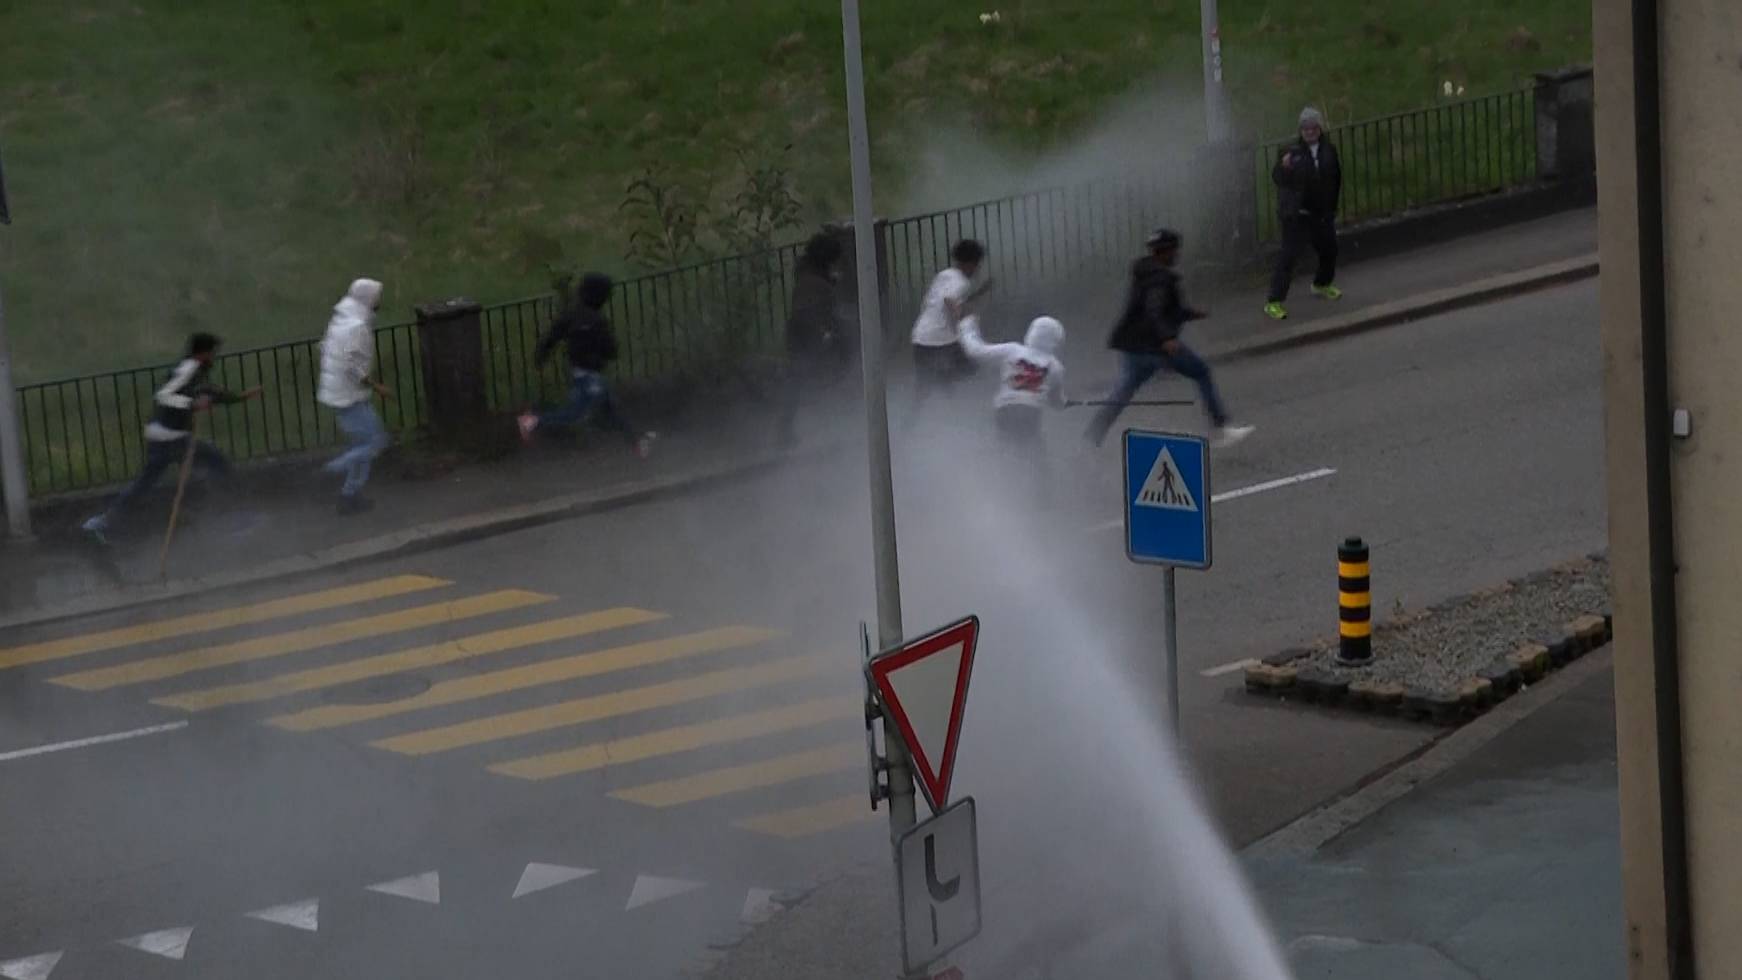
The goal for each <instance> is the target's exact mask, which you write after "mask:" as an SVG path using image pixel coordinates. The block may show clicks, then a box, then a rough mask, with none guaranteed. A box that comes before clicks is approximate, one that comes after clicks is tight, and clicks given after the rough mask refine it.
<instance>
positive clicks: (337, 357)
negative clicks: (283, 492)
mask: <svg viewBox="0 0 1742 980" xmlns="http://www.w3.org/2000/svg"><path fill="white" fill-rule="evenodd" d="M380 306H381V284H380V283H378V282H376V281H375V280H373V279H358V280H357V281H355V282H353V283H351V288H350V289H349V290H348V291H347V292H346V293H345V296H344V298H343V299H341V300H339V302H338V305H336V306H334V307H333V316H332V319H330V320H329V321H327V333H326V336H325V337H324V338H322V339H321V378H320V386H319V389H318V390H317V393H316V396H315V397H316V399H317V400H318V401H319V402H320V403H321V404H322V405H325V406H327V407H328V408H330V409H332V410H334V411H335V412H337V413H338V423H339V431H341V432H343V433H344V434H345V438H346V439H349V440H350V442H351V448H349V449H347V450H345V451H344V452H343V453H341V454H339V455H338V456H337V457H335V458H334V459H333V460H332V461H331V462H329V463H327V465H326V466H325V467H324V469H326V471H327V472H328V473H343V474H345V484H344V486H343V487H342V488H341V489H340V490H339V513H341V514H355V513H360V512H362V511H365V510H368V509H369V501H367V500H366V499H364V498H363V496H362V493H363V486H364V485H365V484H367V483H368V482H369V469H370V465H371V464H372V463H374V462H375V457H377V456H379V455H381V453H382V451H383V450H385V449H386V448H387V444H388V441H389V440H388V436H387V427H386V426H385V425H383V424H382V423H381V416H380V415H378V414H376V412H375V406H374V404H373V403H372V402H371V400H370V395H371V393H372V392H373V393H375V394H379V395H380V396H381V397H382V398H386V397H388V396H389V395H390V394H391V393H392V391H391V389H389V388H388V387H387V386H386V385H384V384H382V383H381V382H379V381H377V380H375V378H374V377H373V374H374V370H375V311H376V310H377V309H379V308H380Z"/></svg>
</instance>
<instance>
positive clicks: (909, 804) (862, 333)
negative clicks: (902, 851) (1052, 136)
mask: <svg viewBox="0 0 1742 980" xmlns="http://www.w3.org/2000/svg"><path fill="white" fill-rule="evenodd" d="M841 40H842V46H843V48H844V50H845V54H846V80H847V142H848V153H849V156H850V157H851V163H852V171H853V248H854V251H855V253H856V254H857V260H858V262H857V272H858V284H859V289H858V293H859V360H860V362H861V369H862V370H863V372H864V383H865V429H866V441H867V442H868V443H869V446H870V463H871V467H870V475H871V549H872V557H873V561H874V563H875V565H876V571H877V645H878V648H879V649H882V650H887V649H889V648H890V647H893V646H895V645H896V644H898V643H900V642H901V640H902V626H901V566H900V563H899V562H898V561H897V560H896V548H895V479H894V472H893V468H892V466H891V464H890V460H889V398H888V395H889V391H888V386H887V383H886V380H885V378H884V370H883V368H884V365H883V311H882V310H881V309H880V306H879V302H878V296H877V282H878V278H877V240H876V229H875V227H874V226H873V223H872V222H873V220H874V219H873V215H874V214H875V211H874V209H873V208H872V202H871V136H870V126H869V124H868V123H867V122H866V119H865V61H864V56H863V54H862V52H861V50H860V47H859V0H841ZM884 732H885V733H886V738H885V745H884V754H885V757H886V758H887V760H888V770H887V771H888V774H889V831H890V836H891V838H892V839H894V838H898V837H900V836H901V834H902V832H903V831H905V830H907V829H908V828H910V827H912V826H913V825H914V823H915V810H914V799H913V793H914V789H913V769H912V764H911V763H910V762H909V759H908V753H907V747H906V746H905V745H903V744H902V743H901V738H900V736H899V735H896V734H895V732H896V727H895V726H894V725H892V724H888V723H887V721H886V722H885V725H884Z"/></svg>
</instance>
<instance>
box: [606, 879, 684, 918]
mask: <svg viewBox="0 0 1742 980" xmlns="http://www.w3.org/2000/svg"><path fill="white" fill-rule="evenodd" d="M702 885H703V883H702V882H699V881H684V880H682V879H681V878H655V877H654V876H652V875H641V876H639V877H637V878H636V879H635V890H634V891H631V892H630V893H629V904H628V905H625V906H623V911H625V912H627V911H629V910H631V909H638V908H640V907H641V906H643V905H652V904H653V903H654V902H662V901H664V900H666V899H668V898H674V897H676V896H678V895H682V894H684V893H685V892H693V891H695V890H696V889H698V888H700V887H702Z"/></svg>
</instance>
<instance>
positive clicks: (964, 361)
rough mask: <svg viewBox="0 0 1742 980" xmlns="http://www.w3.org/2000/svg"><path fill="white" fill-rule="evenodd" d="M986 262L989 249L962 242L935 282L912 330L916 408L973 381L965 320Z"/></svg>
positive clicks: (977, 291)
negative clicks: (963, 327)
mask: <svg viewBox="0 0 1742 980" xmlns="http://www.w3.org/2000/svg"><path fill="white" fill-rule="evenodd" d="M985 258H986V246H984V245H981V244H980V243H979V242H977V241H974V240H973V239H971V238H969V239H964V240H962V241H959V242H957V243H956V245H955V247H954V248H952V249H950V265H949V267H948V268H946V269H944V270H943V271H941V272H939V273H938V274H937V276H936V278H934V279H932V282H931V287H930V288H928V289H927V290H926V292H925V301H924V303H923V304H922V305H921V306H920V310H919V318H918V319H916V320H915V321H914V324H913V373H914V384H915V390H914V394H915V396H916V397H915V402H916V403H918V402H922V401H924V400H925V398H926V396H927V395H929V394H931V393H932V392H934V391H947V390H948V389H950V388H952V387H954V386H955V385H956V383H957V382H959V381H961V380H962V379H964V378H967V377H971V376H972V375H973V373H974V364H973V362H972V361H971V360H969V359H968V355H967V353H966V352H965V351H964V350H963V349H962V345H961V324H962V318H963V317H965V316H967V315H968V313H969V306H970V304H971V303H973V301H974V300H975V299H977V298H978V297H979V296H980V295H981V294H982V293H983V292H984V291H985V288H986V287H985V286H981V288H980V289H979V290H975V289H973V286H972V283H973V280H974V276H975V274H976V273H978V272H979V271H980V263H981V262H982V261H983V260H984V259H985Z"/></svg>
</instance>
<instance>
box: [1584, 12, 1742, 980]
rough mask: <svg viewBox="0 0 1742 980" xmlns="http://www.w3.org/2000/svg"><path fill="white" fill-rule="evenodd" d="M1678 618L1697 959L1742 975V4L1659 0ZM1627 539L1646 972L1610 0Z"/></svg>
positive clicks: (1635, 859) (1622, 560)
mask: <svg viewBox="0 0 1742 980" xmlns="http://www.w3.org/2000/svg"><path fill="white" fill-rule="evenodd" d="M1660 3H1661V7H1662V12H1661V19H1660V23H1661V25H1662V26H1661V31H1662V38H1661V42H1662V43H1661V45H1660V49H1659V50H1660V52H1661V58H1662V70H1661V72H1660V77H1661V79H1662V83H1661V84H1662V100H1661V107H1662V111H1661V112H1660V114H1659V118H1660V120H1661V123H1662V126H1663V138H1662V141H1661V145H1662V148H1663V167H1664V179H1663V189H1664V195H1665V198H1664V208H1663V212H1662V214H1661V216H1660V217H1661V221H1662V222H1663V227H1664V236H1665V259H1664V267H1665V273H1666V282H1665V287H1666V293H1667V296H1668V337H1669V362H1670V364H1669V367H1670V371H1669V392H1670V399H1671V402H1672V405H1673V406H1675V407H1682V408H1686V409H1688V410H1689V411H1690V412H1691V413H1692V415H1693V435H1692V438H1690V439H1687V440H1678V441H1676V442H1675V443H1674V444H1673V446H1672V451H1671V456H1672V459H1671V464H1670V469H1671V485H1672V488H1673V489H1672V494H1671V497H1672V500H1673V509H1674V515H1675V553H1676V558H1677V562H1678V568H1679V572H1678V576H1677V581H1676V605H1677V612H1676V625H1677V628H1678V631H1679V635H1680V643H1679V658H1680V659H1679V662H1680V669H1681V683H1680V685H1679V686H1680V691H1679V696H1680V701H1681V710H1682V739H1683V753H1682V761H1683V770H1684V778H1685V781H1686V787H1687V792H1686V802H1687V807H1688V809H1687V826H1688V853H1689V862H1688V863H1689V866H1690V891H1691V905H1692V925H1693V934H1694V948H1695V962H1696V963H1697V964H1698V967H1699V975H1700V976H1702V977H1742V929H1738V928H1737V927H1736V924H1737V923H1738V922H1742V846H1738V843H1737V840H1738V838H1737V832H1736V828H1737V827H1738V820H1739V819H1742V316H1739V315H1738V312H1737V311H1738V309H1742V98H1739V97H1738V93H1739V92H1742V4H1738V3H1737V2H1736V0H1660ZM1593 15H1594V16H1593V27H1594V30H1595V38H1596V45H1595V46H1596V61H1597V98H1596V101H1597V129H1598V135H1597V145H1598V174H1599V186H1600V194H1601V199H1602V202H1603V203H1602V213H1601V219H1600V228H1601V238H1602V261H1603V279H1602V304H1603V313H1602V316H1603V348H1604V376H1605V396H1606V397H1605V404H1606V408H1605V413H1606V422H1607V427H1608V461H1607V463H1608V482H1609V498H1610V506H1609V515H1610V518H1609V519H1610V551H1611V556H1612V560H1613V564H1614V570H1615V588H1616V593H1617V594H1616V597H1615V630H1616V660H1615V679H1616V685H1617V699H1616V712H1617V725H1618V744H1619V747H1620V772H1621V792H1622V802H1621V809H1622V830H1623V850H1624V855H1623V874H1624V877H1625V889H1626V904H1627V921H1628V929H1629V937H1628V941H1629V949H1630V951H1631V954H1632V975H1633V976H1634V977H1638V978H1648V980H1657V978H1660V977H1668V976H1669V973H1668V972H1667V958H1666V955H1665V950H1664V942H1665V939H1664V936H1665V923H1664V906H1665V903H1664V888H1663V879H1662V863H1661V846H1662V845H1661V831H1662V827H1661V825H1660V821H1659V813H1660V810H1659V805H1660V798H1659V794H1658V767H1657V764H1656V756H1655V754H1656V751H1657V739H1656V711H1655V698H1656V691H1655V689H1654V686H1653V674H1652V660H1651V657H1652V650H1651V642H1650V639H1651V627H1652V623H1651V618H1650V617H1651V610H1650V607H1649V597H1648V587H1649V575H1648V570H1647V537H1646V519H1645V499H1646V498H1645V464H1644V451H1643V446H1644V424H1643V417H1644V416H1643V411H1644V409H1643V394H1642V391H1641V377H1642V375H1641V368H1640V339H1639V338H1640V320H1641V314H1640V289H1639V284H1640V268H1639V251H1638V234H1637V231H1638V221H1639V212H1638V208H1637V207H1636V200H1635V189H1636V183H1635V182H1636V172H1635V170H1634V165H1635V150H1634V126H1633V123H1634V116H1633V81H1634V80H1633V77H1632V59H1633V34H1632V30H1631V4H1630V3H1629V2H1628V0H1594V6H1593Z"/></svg>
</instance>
